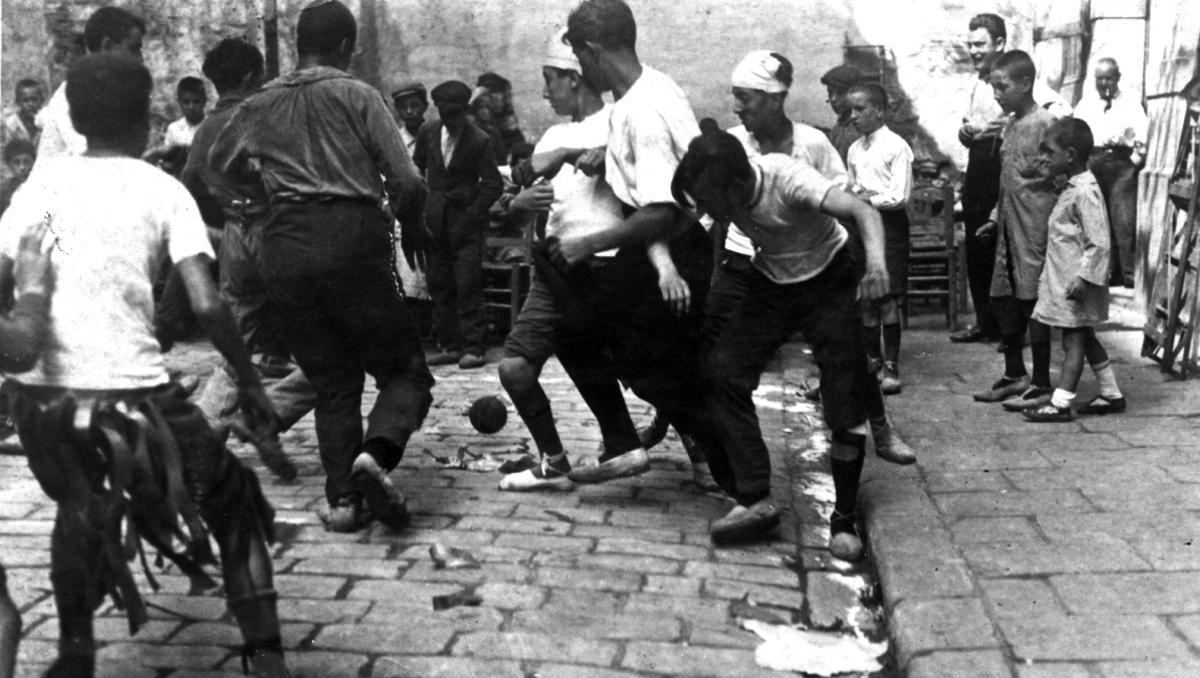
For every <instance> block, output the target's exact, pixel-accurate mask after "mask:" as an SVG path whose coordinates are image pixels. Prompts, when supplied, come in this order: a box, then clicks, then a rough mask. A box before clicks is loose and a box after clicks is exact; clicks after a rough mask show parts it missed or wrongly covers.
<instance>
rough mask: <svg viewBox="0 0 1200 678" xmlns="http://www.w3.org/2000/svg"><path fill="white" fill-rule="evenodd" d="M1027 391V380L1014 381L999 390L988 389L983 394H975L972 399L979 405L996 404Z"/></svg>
mask: <svg viewBox="0 0 1200 678" xmlns="http://www.w3.org/2000/svg"><path fill="white" fill-rule="evenodd" d="M1028 390H1029V380H1028V379H1021V380H1020V381H1014V382H1013V383H1011V384H1009V385H1008V386H1001V387H1000V388H990V389H988V390H986V391H984V392H983V393H976V394H975V395H974V396H972V397H973V398H975V402H979V403H998V402H1000V401H1001V400H1004V399H1006V398H1011V397H1013V396H1017V395H1021V394H1022V393H1024V392H1025V391H1028Z"/></svg>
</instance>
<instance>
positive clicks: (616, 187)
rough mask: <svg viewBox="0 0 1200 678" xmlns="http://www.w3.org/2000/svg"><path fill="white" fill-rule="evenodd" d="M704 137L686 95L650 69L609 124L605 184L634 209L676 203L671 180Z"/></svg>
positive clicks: (645, 68)
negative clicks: (690, 147) (695, 142)
mask: <svg viewBox="0 0 1200 678" xmlns="http://www.w3.org/2000/svg"><path fill="white" fill-rule="evenodd" d="M699 134H700V126H699V125H698V124H697V123H696V114H695V113H693V112H692V105H691V104H690V103H688V98H687V94H685V93H684V91H683V90H682V89H680V87H679V85H677V84H675V81H674V80H672V79H671V78H669V77H667V76H666V75H664V74H663V73H661V72H659V71H657V70H655V69H653V68H651V67H649V66H646V65H643V66H642V75H641V76H640V77H639V78H638V79H637V80H636V81H635V82H634V83H633V85H632V86H631V87H630V88H629V90H628V91H627V92H625V96H623V97H621V98H620V99H618V100H617V102H616V103H615V104H613V106H612V114H611V117H610V118H609V132H608V144H607V146H608V149H607V154H606V157H605V179H606V180H607V181H608V184H609V186H611V187H612V190H613V193H614V194H615V195H616V196H617V199H618V200H620V201H621V202H622V203H624V204H626V205H629V206H630V207H633V208H640V207H645V206H646V205H654V204H661V203H671V204H673V203H674V202H675V198H674V197H673V196H672V195H671V179H672V178H673V177H674V176H675V168H676V167H678V166H679V160H680V159H681V158H683V155H684V153H686V152H687V147H688V144H690V143H691V141H692V139H694V138H696V137H697V136H698V135H699Z"/></svg>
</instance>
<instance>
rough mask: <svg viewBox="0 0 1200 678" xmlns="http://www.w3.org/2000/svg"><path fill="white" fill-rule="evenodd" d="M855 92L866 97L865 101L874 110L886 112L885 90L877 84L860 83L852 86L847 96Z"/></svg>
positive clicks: (886, 96)
mask: <svg viewBox="0 0 1200 678" xmlns="http://www.w3.org/2000/svg"><path fill="white" fill-rule="evenodd" d="M855 92H859V93H861V94H865V95H867V101H870V102H871V105H872V106H874V107H875V108H878V109H879V110H881V111H886V110H887V105H888V95H887V90H885V89H883V87H881V86H880V85H879V84H877V83H874V82H860V83H858V84H857V85H854V86H852V87H851V88H850V90H849V92H847V94H854V93H855Z"/></svg>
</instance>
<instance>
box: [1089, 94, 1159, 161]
mask: <svg viewBox="0 0 1200 678" xmlns="http://www.w3.org/2000/svg"><path fill="white" fill-rule="evenodd" d="M1108 103H1109V102H1106V101H1104V100H1103V99H1101V98H1100V96H1099V95H1098V94H1093V95H1092V96H1089V97H1086V98H1084V100H1083V101H1080V102H1079V106H1077V107H1076V108H1075V117H1077V118H1079V119H1080V120H1082V121H1084V122H1086V123H1087V124H1088V127H1091V128H1092V138H1093V139H1095V142H1096V148H1101V147H1106V146H1112V147H1122V146H1123V147H1125V148H1133V149H1141V148H1144V147H1145V146H1146V134H1147V132H1148V130H1149V127H1150V122H1149V120H1148V119H1147V117H1146V109H1144V108H1142V102H1141V101H1140V100H1139V99H1138V98H1137V97H1132V96H1129V95H1127V94H1125V92H1123V91H1121V90H1117V93H1116V96H1114V97H1113V98H1112V102H1111V103H1112V105H1111V106H1108V105H1107V104H1108ZM1105 108H1107V109H1108V110H1105Z"/></svg>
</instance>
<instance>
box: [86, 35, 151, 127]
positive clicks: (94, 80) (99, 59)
mask: <svg viewBox="0 0 1200 678" xmlns="http://www.w3.org/2000/svg"><path fill="white" fill-rule="evenodd" d="M153 86H154V81H153V79H152V78H151V77H150V71H148V70H146V67H145V66H143V65H142V62H140V61H138V60H137V59H133V58H131V57H129V56H124V55H118V54H108V53H98V54H88V55H86V56H82V57H80V58H78V59H76V60H74V61H72V62H71V65H70V67H69V68H68V69H67V104H68V105H69V106H70V109H71V124H72V125H73V126H74V127H75V131H77V132H79V133H80V134H82V135H83V136H85V137H88V138H89V139H91V138H97V139H115V138H120V137H122V136H124V135H125V134H128V133H129V131H130V130H131V129H132V128H134V127H135V126H136V125H138V124H140V123H143V122H145V120H146V116H147V115H149V114H150V90H151V89H152V88H153Z"/></svg>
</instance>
